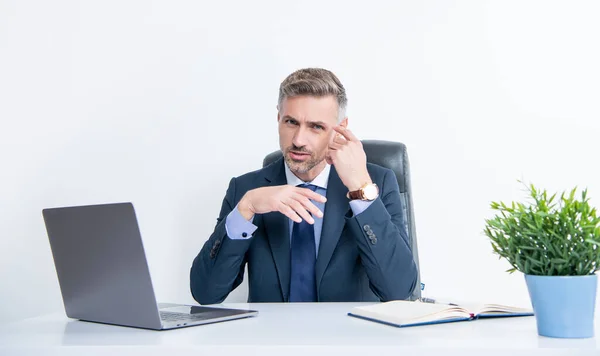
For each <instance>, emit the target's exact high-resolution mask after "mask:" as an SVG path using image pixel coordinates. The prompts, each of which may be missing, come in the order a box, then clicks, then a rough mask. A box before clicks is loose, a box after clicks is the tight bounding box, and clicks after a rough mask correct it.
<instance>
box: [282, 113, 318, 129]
mask: <svg viewBox="0 0 600 356" xmlns="http://www.w3.org/2000/svg"><path fill="white" fill-rule="evenodd" d="M282 120H295V121H299V120H298V119H296V118H295V117H293V116H290V115H285V116H284V117H283V118H282ZM306 123H307V124H309V125H321V126H323V127H327V124H326V123H324V122H323V121H310V120H309V121H307V122H306Z"/></svg>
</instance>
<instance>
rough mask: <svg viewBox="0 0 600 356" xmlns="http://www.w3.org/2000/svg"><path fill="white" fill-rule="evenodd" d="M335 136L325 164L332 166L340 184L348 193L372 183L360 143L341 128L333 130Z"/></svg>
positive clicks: (345, 129) (346, 130)
mask: <svg viewBox="0 0 600 356" xmlns="http://www.w3.org/2000/svg"><path fill="white" fill-rule="evenodd" d="M333 129H334V130H335V131H336V132H337V134H336V135H335V137H334V138H333V140H332V141H331V142H330V143H329V152H328V154H327V163H329V164H333V165H334V166H335V170H336V171H337V173H338V175H339V176H340V179H341V180H342V183H344V185H345V186H346V188H348V190H349V191H354V190H358V189H360V188H361V187H362V186H363V185H365V184H367V183H372V181H371V177H370V176H369V172H368V171H367V155H366V154H365V151H364V150H363V146H362V142H360V140H359V139H358V138H357V137H356V136H354V134H353V133H352V132H351V131H350V130H348V129H347V128H345V127H343V126H336V127H334V128H333Z"/></svg>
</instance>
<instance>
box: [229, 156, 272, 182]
mask: <svg viewBox="0 0 600 356" xmlns="http://www.w3.org/2000/svg"><path fill="white" fill-rule="evenodd" d="M279 161H280V160H277V161H275V162H273V163H271V164H269V165H267V166H265V167H263V168H259V169H256V170H254V171H251V172H247V173H244V174H242V175H239V176H237V177H235V180H236V181H237V182H254V181H261V180H263V179H264V178H265V177H266V176H268V175H270V174H271V173H272V171H273V170H274V169H276V168H277V166H278V165H279V164H280V162H279Z"/></svg>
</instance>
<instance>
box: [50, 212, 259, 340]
mask: <svg viewBox="0 0 600 356" xmlns="http://www.w3.org/2000/svg"><path fill="white" fill-rule="evenodd" d="M42 215H43V217H44V223H45V225H46V231H47V233H48V238H49V240H50V247H51V249H52V257H53V259H54V265H55V267H56V273H57V275H58V281H59V285H60V290H61V294H62V298H63V304H64V307H65V311H66V314H67V316H68V317H69V318H73V319H79V320H84V321H91V322H97V323H104V324H113V325H120V326H129V327H136V328H144V329H152V330H168V329H175V328H182V327H188V326H194V325H203V324H209V323H215V322H221V321H227V320H234V319H241V318H247V317H253V316H256V315H257V314H258V312H257V311H256V310H246V309H229V308H222V307H219V306H195V305H181V304H170V303H166V304H163V303H161V304H160V305H159V304H157V302H156V298H155V295H154V288H153V287H152V281H151V279H150V270H149V269H148V263H147V261H146V255H145V253H144V247H143V245H142V237H141V234H140V230H139V227H138V223H137V218H136V214H135V210H134V207H133V204H131V203H116V204H102V205H86V206H73V207H59V208H49V209H43V210H42Z"/></svg>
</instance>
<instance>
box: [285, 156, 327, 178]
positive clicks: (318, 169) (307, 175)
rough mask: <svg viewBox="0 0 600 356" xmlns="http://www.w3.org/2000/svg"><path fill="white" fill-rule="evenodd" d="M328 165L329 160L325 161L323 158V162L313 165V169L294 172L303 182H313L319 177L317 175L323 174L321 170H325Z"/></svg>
mask: <svg viewBox="0 0 600 356" xmlns="http://www.w3.org/2000/svg"><path fill="white" fill-rule="evenodd" d="M326 165H327V162H325V160H323V161H322V162H321V163H319V164H318V165H316V166H315V167H313V169H311V170H310V171H308V172H306V173H304V174H297V173H296V172H292V174H294V175H295V176H296V177H298V178H299V179H300V180H302V181H303V182H312V181H313V180H315V178H317V176H318V175H319V174H321V172H323V170H324V169H325V166H326Z"/></svg>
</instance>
